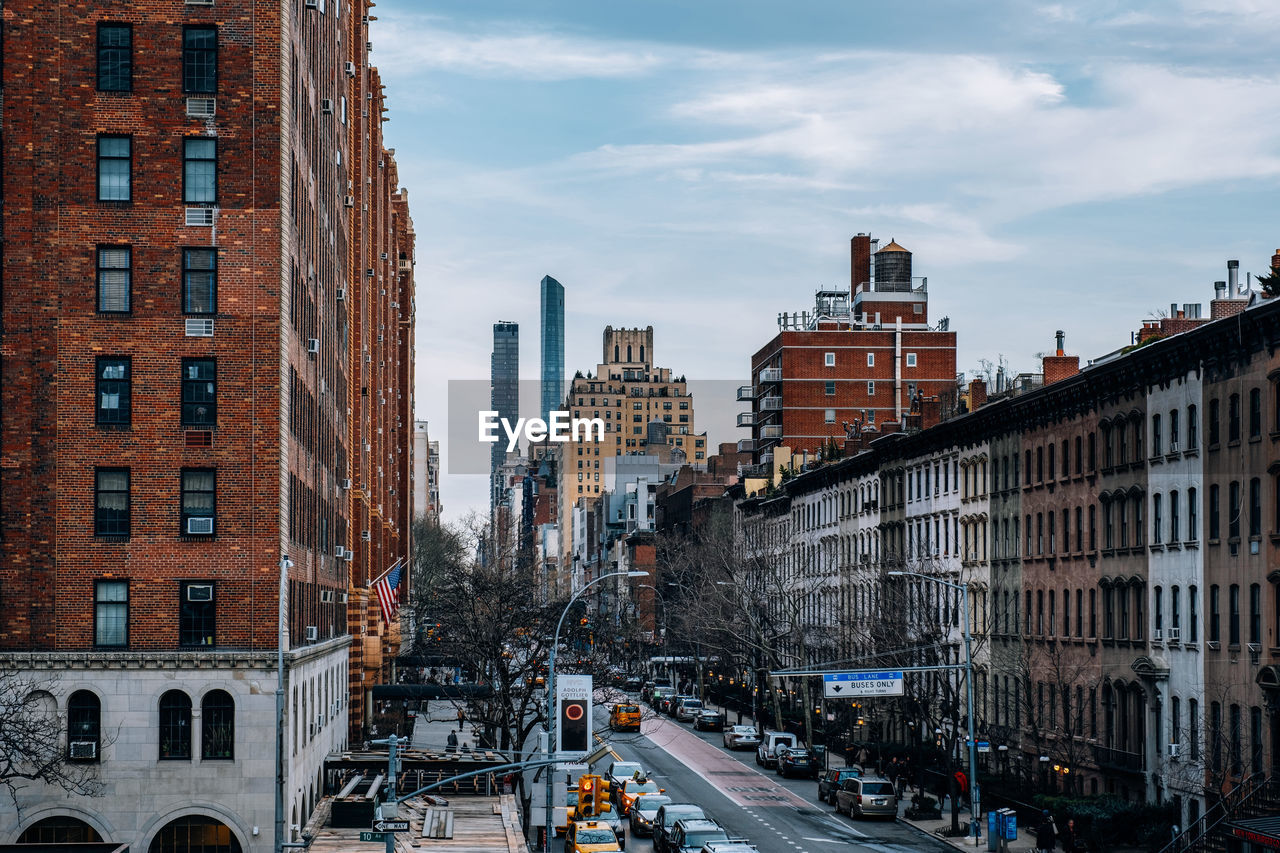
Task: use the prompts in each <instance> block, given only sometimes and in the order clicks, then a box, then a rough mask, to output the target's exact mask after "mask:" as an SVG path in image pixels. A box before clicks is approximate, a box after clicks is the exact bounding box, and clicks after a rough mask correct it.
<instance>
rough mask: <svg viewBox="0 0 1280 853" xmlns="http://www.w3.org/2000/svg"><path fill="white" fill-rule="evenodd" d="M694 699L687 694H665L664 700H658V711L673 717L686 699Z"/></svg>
mask: <svg viewBox="0 0 1280 853" xmlns="http://www.w3.org/2000/svg"><path fill="white" fill-rule="evenodd" d="M692 698H693V697H692V696H690V695H689V694H687V693H674V692H672V693H663V694H662V698H661V699H659V700H658V710H659V711H660V712H661V713H663V714H666V715H667V716H669V717H673V716H675V713H676V706H677V705H678V704H679V703H681V702H683V701H684V700H685V699H692Z"/></svg>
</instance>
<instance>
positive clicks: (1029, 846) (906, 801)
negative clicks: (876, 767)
mask: <svg viewBox="0 0 1280 853" xmlns="http://www.w3.org/2000/svg"><path fill="white" fill-rule="evenodd" d="M707 707H708V708H711V709H713V710H718V711H723V712H724V713H725V719H726V721H727V722H728V724H729V725H736V724H737V723H736V720H737V717H738V715H737V712H736V711H729V710H727V709H725V708H724V707H723V706H720V705H716V704H715V703H712V702H709V703H707ZM741 724H742V725H744V726H754V725H755V724H756V723H755V720H754V719H753V718H752V717H751V715H750V714H743V715H742V723H741ZM827 766H828V767H847V766H849V762H847V760H846V758H845V755H844V753H843V752H830V753H828V754H827ZM911 797H912V789H911V788H910V786H908V788H907V790H906V793H905V795H904V796H903V797H902V799H901V800H900V801H899V802H898V822H899V823H902V824H904V825H906V826H910V827H912V828H913V829H915V830H917V831H919V832H921V833H923V834H924V835H927V836H929V837H930V838H932V839H934V840H936V841H941V842H943V843H945V844H949V845H951V846H952V847H955V848H956V849H957V850H967V851H972V850H986V849H987V818H986V815H983V816H982V817H981V818H980V819H979V820H980V821H981V823H980V825H979V828H980V829H981V830H982V837H981V838H979V839H978V843H977V844H975V843H974V839H973V838H972V837H971V836H970V837H965V838H945V837H943V836H942V835H939V834H938V833H937V830H940V829H944V828H950V826H951V811H950V807H949V805H948V808H946V809H944V810H943V812H942V814H943V816H942V817H941V818H938V819H937V820H908V819H907V818H906V817H904V815H905V813H906V812H907V810H908V809H909V808H911ZM968 820H969V812H968V811H967V810H965V809H962V810H961V812H960V822H961V824H964V823H967V822H968ZM1004 849H1005V850H1007V851H1008V853H1034V851H1035V849H1036V844H1035V833H1034V831H1033V830H1032V829H1031V828H1030V827H1024V826H1019V827H1018V838H1017V840H1015V841H1010V842H1008V846H1007V847H1006V848H1004Z"/></svg>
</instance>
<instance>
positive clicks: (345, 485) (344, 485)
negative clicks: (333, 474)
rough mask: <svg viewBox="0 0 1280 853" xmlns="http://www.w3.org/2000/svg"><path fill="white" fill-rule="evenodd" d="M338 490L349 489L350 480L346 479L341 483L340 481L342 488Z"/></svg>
mask: <svg viewBox="0 0 1280 853" xmlns="http://www.w3.org/2000/svg"><path fill="white" fill-rule="evenodd" d="M340 488H343V489H349V488H351V478H350V477H348V478H347V479H345V480H343V481H342V486H341V487H340Z"/></svg>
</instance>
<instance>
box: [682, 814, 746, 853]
mask: <svg viewBox="0 0 1280 853" xmlns="http://www.w3.org/2000/svg"><path fill="white" fill-rule="evenodd" d="M730 840H731V839H730V838H729V833H728V832H727V831H726V830H725V828H724V827H723V826H721V825H720V824H718V823H716V822H715V821H714V820H709V819H707V818H684V819H683V820H678V821H676V824H675V826H673V827H672V828H671V840H670V843H669V844H668V845H667V850H668V851H670V853H699V851H700V850H702V845H704V844H706V843H707V842H708V841H730Z"/></svg>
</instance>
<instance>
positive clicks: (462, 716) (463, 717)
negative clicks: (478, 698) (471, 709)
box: [458, 705, 467, 729]
mask: <svg viewBox="0 0 1280 853" xmlns="http://www.w3.org/2000/svg"><path fill="white" fill-rule="evenodd" d="M466 723H467V712H466V711H464V710H462V706H461V705H459V706H458V728H459V729H461V728H462V727H463V726H464V725H466Z"/></svg>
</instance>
